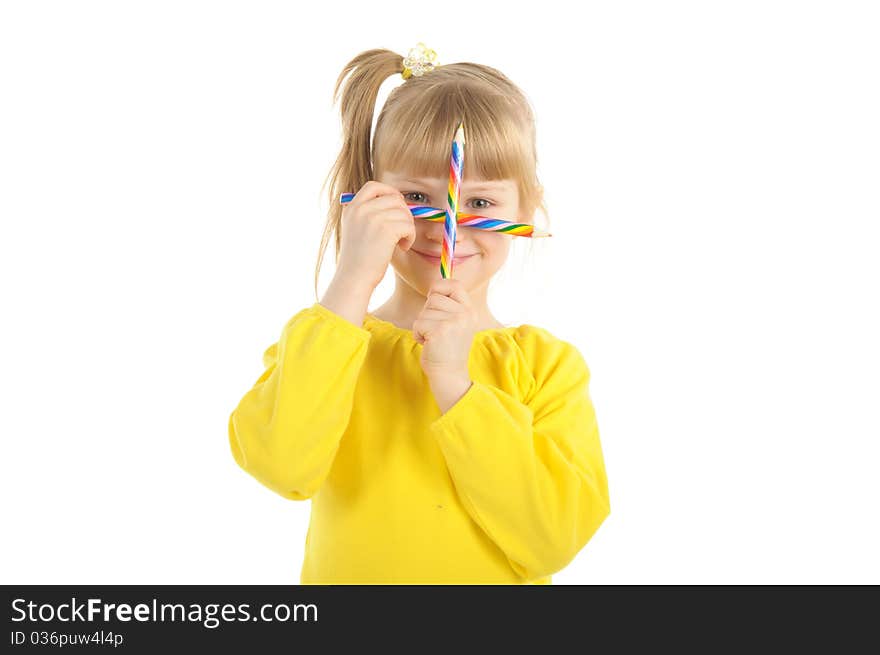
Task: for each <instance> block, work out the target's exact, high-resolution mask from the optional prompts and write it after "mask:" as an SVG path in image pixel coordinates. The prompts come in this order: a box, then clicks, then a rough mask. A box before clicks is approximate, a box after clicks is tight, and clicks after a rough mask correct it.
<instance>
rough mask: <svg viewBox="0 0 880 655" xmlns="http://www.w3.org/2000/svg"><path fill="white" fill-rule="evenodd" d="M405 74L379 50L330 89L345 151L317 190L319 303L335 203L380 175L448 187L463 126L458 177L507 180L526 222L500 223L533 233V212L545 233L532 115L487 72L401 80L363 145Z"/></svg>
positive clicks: (468, 68)
mask: <svg viewBox="0 0 880 655" xmlns="http://www.w3.org/2000/svg"><path fill="white" fill-rule="evenodd" d="M403 69H404V66H403V56H402V55H399V54H397V53H396V52H393V51H391V50H386V49H384V48H377V49H373V50H366V51H364V52H362V53H360V54H359V55H357V56H356V57H355V58H354V59H352V60H351V61H349V62H348V63H347V64H346V65H345V67H344V68H343V69H342V72H341V73H340V74H339V77H338V79H337V80H336V86H335V88H334V91H333V102H334V103H335V102H336V101H337V100H338V99H339V97H340V90H341V103H340V111H341V118H342V136H343V142H342V149H341V150H340V152H339V155H338V157H337V158H336V162H335V163H334V164H333V166H332V168H331V169H330V172H329V173H328V175H327V177H326V178H325V180H324V185H323V186H322V188H324V187H327V182H328V180H329V182H330V186H329V193H328V196H329V211H328V216H327V222H326V224H325V226H324V233H323V235H322V237H321V246H320V249H319V253H318V262H317V265H316V267H315V297H316V299H317V296H318V275H319V272H320V269H321V263H322V261H323V259H324V252H325V251H326V249H327V245H328V243H329V241H330V239H331V238H332V237H333V236H334V234H335V242H334V245H335V248H336V261H337V262H338V259H339V248H340V243H341V233H340V229H341V224H340V219H341V217H342V205H341V204H340V203H339V194H340V193H343V192H351V193H356V192H357V191H358V190H359V189H360V188H361V187H362V186H363V185H364V184H365V183H366V182H367V181H369V180H374V179H378V177H380V176H381V174H382V173H383V172H386V171H388V172H391V171H394V172H405V173H407V174H410V175H415V176H420V177H422V176H424V177H439V178H445V177H446V176H447V175H448V174H449V172H448V171H449V156H450V144H451V142H452V135H453V134H454V132H455V128H456V126H457V125H458V122H459V121H461V120H463V121H464V124H465V134H466V143H467V145H466V150H465V166H464V171H465V176H466V177H468V176H473V177H478V178H482V179H487V180H499V179H512V180H514V181H515V182H516V184H517V189H518V191H519V204H520V209H521V211H522V212H523V213H522V216H518V217H512V216H511V217H508V216H505V217H503V218H509V219H511V220H518V222H522V223H530V222H532V218H533V216H534V214H535V211H536V210H537V209H539V208H540V210H541V212H542V213H543V214H544V216H545V218H547V219H548V223H549V216H548V213H547V207H546V206H545V204H544V197H543V187H542V186H541V184H540V183H539V181H538V177H537V173H536V167H537V152H536V148H535V120H534V115H533V113H532V110H531V107H530V105H529V102H528V99H527V98H526V96H525V95H524V94H523V92H522V91H521V90H520V89H519V88H518V87H517V86H516V85H515V84H514V83H513V82H511V81H510V80H509V79H508V78H507V77H506V76H505V75H504V74H502V73H501V72H500V71H498V70H496V69H494V68H490V67H489V66H483V65H480V64H473V63H469V62H461V63H456V64H444V65H441V66H438V67H436V68H435V69H434V70H432V71H430V72H427V73H425V74H424V75H422V76H412V77H410V78H408V79H407V80H406V81H405V82H404V83H403V84H401V85H400V86H398V87H396V88H395V89H394V90H392V91H391V93H390V94H389V96H388V99H387V100H386V102H385V105H384V106H383V107H382V111H381V112H380V113H379V117H378V119H377V120H376V129H375V134H374V135H373V143H372V144H371V143H370V131H371V129H372V125H373V112H374V108H375V104H376V97H377V96H378V94H379V88H380V87H381V85H382V83H383V82H384V81H385V80H386V79H387V78H388V77H390V76H391V75H395V74H400V73H401V72H402V71H403ZM349 74H350V76H349ZM347 76H349V77H348V81H347V82H346V83H345V86H344V88H343V82H344V81H345V79H346V77H347Z"/></svg>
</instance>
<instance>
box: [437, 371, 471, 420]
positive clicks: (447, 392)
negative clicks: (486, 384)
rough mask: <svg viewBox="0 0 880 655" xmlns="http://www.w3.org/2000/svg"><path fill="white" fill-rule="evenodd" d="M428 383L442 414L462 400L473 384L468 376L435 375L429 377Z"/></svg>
mask: <svg viewBox="0 0 880 655" xmlns="http://www.w3.org/2000/svg"><path fill="white" fill-rule="evenodd" d="M428 382H429V383H430V385H431V391H432V392H433V394H434V400H436V401H437V406H438V407H439V408H440V413H441V414H445V413H446V411H447V410H449V408H450V407H452V406H453V405H454V404H455V403H457V402H458V401H459V400H461V398H462V396H464V395H465V394H466V393H467V392H468V390H470V388H471V385H472V384H473V380H471V378H470V376H469V375H467V374H454V375H453V374H435V375H433V376H429V377H428Z"/></svg>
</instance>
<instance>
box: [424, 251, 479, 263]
mask: <svg viewBox="0 0 880 655" xmlns="http://www.w3.org/2000/svg"><path fill="white" fill-rule="evenodd" d="M413 252H414V253H416V254H417V255H418V256H419V257H421V258H422V259H424V260H425V261H428V262H431V263H432V264H440V255H436V256H435V255H426V254H425V253H423V252H419V251H418V250H413ZM475 255H476V253H472V254H470V255H461V256H459V255H453V257H452V263H453V264H458V263H459V262H464V261H467V260H468V259H470V258H471V257H474V256H475Z"/></svg>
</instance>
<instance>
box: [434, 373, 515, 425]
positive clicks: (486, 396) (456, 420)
mask: <svg viewBox="0 0 880 655" xmlns="http://www.w3.org/2000/svg"><path fill="white" fill-rule="evenodd" d="M497 393H498V394H504V392H503V391H501V390H497ZM504 395H506V394H504ZM507 400H509V401H510V403H512V404H515V405H516V407H515V408H510V407H507V406H506V405H507V403H501V405H502V409H508V410H510V409H513V411H514V412H515V413H516V414H517V415H516V417H515V420H516V421H517V424H520V423H522V424H528V425H531V420H532V415H531V410H530V409H529V407H528V406H527V405H523V404H521V403H519V402H514V401H515V399H513V398H510V397H507ZM500 401H501V399H499V397H498V396H497V395H496V390H493V389H492V388H491V387H490V386H489V385H487V384H485V383H483V382H480V381H478V380H472V384H471V386H470V388H469V389H468V390H467V391H465V393H464V395H463V396H462V397H461V398H459V399H458V402H456V403H455V404H454V405H453V406H452V407H450V408H449V409H447V410H446V412H445V413H444V414H441V415H440V416H439V417H437V418H436V419H434V421H433V422H432V423H431V425H430V428H431V430H432V431H433V432H434V434H435V435H437V436H441V435H456V434H466V433H467V432H468V429H469V428H474V427H475V426H478V427H479V428H488V427H489V426H488V425H486V420H487V418H488V417H493V416H495V417H497V416H498V413H497V411H496V410H497V408H498V407H499V402H500ZM504 418H506V419H507V420H508V421H509V420H510V419H511V418H513V417H509V416H507V415H506V414H505V416H504ZM489 421H490V422H491V418H490V419H489ZM495 427H496V428H501V427H502V426H501V425H497V424H496V425H495Z"/></svg>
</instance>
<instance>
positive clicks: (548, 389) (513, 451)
mask: <svg viewBox="0 0 880 655" xmlns="http://www.w3.org/2000/svg"><path fill="white" fill-rule="evenodd" d="M548 348H550V350H552V352H551V351H549V350H548V352H546V353H539V357H538V358H537V359H538V360H539V361H540V362H543V364H542V366H540V367H539V368H538V369H537V371H536V372H537V374H536V379H535V383H536V386H535V388H534V391H533V392H532V393H531V394H530V397H529V398H527V399H526V402H520V401H519V400H518V399H516V398H514V397H513V396H511V395H510V394H508V393H506V392H504V391H502V390H501V389H498V388H497V387H494V386H492V385H488V384H484V383H482V382H480V381H476V380H474V381H472V383H471V385H470V386H469V387H468V386H467V385H465V384H464V382H462V383H461V385H459V386H458V389H459V393H460V390H461V389H462V388H464V389H466V390H465V391H464V392H463V395H460V397H459V398H458V400H457V402H455V403H454V404H453V405H452V406H451V407H449V409H447V410H446V412H445V413H444V414H442V415H441V416H440V417H439V418H438V419H436V420H435V421H434V422H433V423H432V424H431V430H432V433H433V434H434V436H435V438H436V440H437V443H438V444H439V446H440V449H441V450H442V452H443V455H444V457H445V459H446V463H447V466H448V468H449V473H450V475H451V477H452V479H453V482H454V484H455V487H456V490H457V492H458V495H459V498H460V499H461V501H462V504H463V505H464V507H465V509H466V510H467V511H468V513H469V514H470V515H471V517H472V518H473V520H474V521H475V522H476V523H477V524H478V525H479V526H480V528H482V529H483V531H485V532H486V534H487V535H488V536H489V538H491V539H492V540H493V541H494V542H495V543H496V544H497V545H498V546H499V548H501V550H502V551H503V552H504V553H505V555H506V556H507V558H508V561H509V562H510V564H511V566H512V567H513V569H514V570H515V571H516V572H517V574H519V575H520V576H522V577H523V578H525V579H527V580H531V579H534V578H538V577H543V576H545V575H550V574H552V573H554V572H556V571H559V570H560V569H562V568H563V567H564V566H565V565H567V564H568V563H569V562H570V561H571V560H572V559H573V558H574V556H575V555H576V554H577V553H578V551H580V549H581V548H583V546H584V545H586V543H587V542H588V541H589V540H590V538H591V537H592V536H593V534H594V533H595V532H596V530H597V529H598V528H599V526H600V525H601V524H602V522H603V521H604V520H605V518H606V517H607V516H608V515H609V513H610V501H609V495H608V482H607V479H606V474H605V465H604V460H603V456H602V450H601V445H600V442H599V432H598V425H597V422H596V415H595V411H594V409H593V404H592V401H591V399H590V396H589V392H588V384H589V379H590V372H589V368H588V367H587V365H586V363H585V362H584V360H583V358H582V357H581V355H580V353H578V352H577V350H576V349H575V348H574V347H573V346H571V345H570V344H568V343H566V342H564V341H560V342H559V343H558V344H556V345H552V346H548ZM455 393H456V391H454V390H450V391H449V392H448V393H447V394H446V397H447V398H454V396H455ZM441 397H443V391H441V392H440V395H439V396H438V398H441ZM440 402H442V401H439V400H438V404H440Z"/></svg>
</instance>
